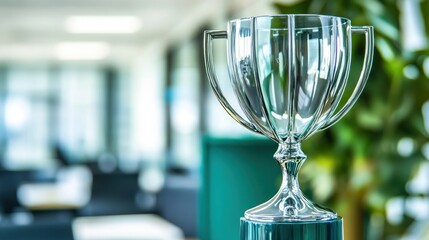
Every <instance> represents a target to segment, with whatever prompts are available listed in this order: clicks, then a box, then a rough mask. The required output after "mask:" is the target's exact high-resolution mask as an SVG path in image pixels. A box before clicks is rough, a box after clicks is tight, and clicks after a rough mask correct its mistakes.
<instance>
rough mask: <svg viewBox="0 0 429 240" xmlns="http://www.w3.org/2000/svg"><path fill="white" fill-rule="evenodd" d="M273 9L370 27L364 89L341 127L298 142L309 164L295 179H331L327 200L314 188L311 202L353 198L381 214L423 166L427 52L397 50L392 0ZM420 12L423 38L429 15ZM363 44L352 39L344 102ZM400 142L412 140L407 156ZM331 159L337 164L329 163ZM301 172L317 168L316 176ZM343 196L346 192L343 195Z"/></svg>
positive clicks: (314, 1) (326, 0)
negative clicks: (369, 68) (372, 38)
mask: <svg viewBox="0 0 429 240" xmlns="http://www.w3.org/2000/svg"><path fill="white" fill-rule="evenodd" d="M275 7H276V8H277V9H278V11H279V12H280V13H289V14H297V13H314V14H325V15H336V16H342V17H346V18H349V19H351V20H352V25H354V26H364V25H372V26H374V29H375V53H374V63H373V67H372V72H371V75H370V78H369V80H368V83H367V85H366V87H365V90H364V92H363V94H362V95H361V97H360V98H359V100H358V101H357V103H356V105H355V106H354V107H353V109H352V110H351V111H350V112H349V113H348V114H347V115H346V116H345V117H344V118H343V119H342V120H341V121H340V122H338V123H337V124H336V125H334V126H333V127H331V128H330V129H327V130H325V131H323V132H321V133H319V134H316V135H314V136H313V137H311V138H310V139H309V140H308V141H306V142H304V143H303V147H304V151H305V152H306V153H307V155H308V156H309V160H308V161H307V163H306V164H304V169H303V172H302V176H301V179H302V180H304V181H307V183H310V185H312V186H314V188H320V187H321V186H320V185H318V184H317V183H318V182H320V181H324V182H326V181H329V182H333V184H334V187H329V188H327V190H329V191H328V192H329V194H328V195H327V194H326V192H324V194H317V192H318V191H320V189H319V190H316V191H315V193H314V195H315V197H319V198H320V199H321V200H325V201H327V202H331V204H341V201H347V200H348V199H345V198H351V197H354V198H357V199H359V200H360V201H361V202H362V205H363V206H365V207H366V208H367V210H368V211H372V212H378V213H383V212H384V204H385V202H386V201H387V200H388V199H389V198H391V197H394V196H404V195H406V194H407V193H406V191H405V184H406V182H407V181H408V180H409V179H410V178H411V176H412V174H413V173H414V172H415V170H416V168H417V166H418V164H419V163H420V162H422V161H426V160H425V158H424V156H423V155H422V152H421V149H422V146H423V144H425V143H427V142H429V138H428V133H427V131H426V130H425V127H424V119H423V115H422V105H423V104H424V103H425V102H427V101H429V94H428V92H429V80H428V76H427V75H425V73H424V69H423V61H424V59H429V58H428V56H429V49H428V48H426V49H421V50H419V51H414V52H412V51H408V50H406V49H404V48H403V43H402V42H401V40H402V39H401V37H402V36H401V30H402V29H401V23H400V16H401V13H400V11H399V9H398V1H396V0H379V1H377V0H303V1H299V2H295V3H289V1H288V2H287V3H286V2H279V3H276V4H275ZM421 9H422V11H423V12H426V13H427V10H429V1H428V0H426V1H422V2H421ZM422 15H423V16H424V20H425V27H426V30H425V31H426V36H428V32H429V16H428V14H422ZM363 44H364V42H363V39H362V38H361V37H356V38H353V59H352V67H351V71H350V80H349V81H350V82H349V87H348V88H349V89H348V90H346V93H345V95H344V96H345V97H347V96H350V93H351V91H352V90H353V87H354V86H353V81H355V79H357V77H358V76H359V73H360V71H361V66H362V60H363V49H364V45H363ZM426 61H428V60H426ZM404 68H406V70H410V71H413V73H417V76H416V78H415V79H409V78H407V76H406V75H405V74H404ZM426 71H427V70H426ZM426 74H427V73H426ZM404 138H409V139H411V141H412V142H413V143H414V148H413V150H412V152H411V153H410V154H407V155H405V156H404V155H400V154H399V153H398V150H397V149H398V148H397V146H398V143H399V142H400V140H401V139H404ZM329 161H331V162H334V163H335V164H328V163H327V162H329ZM306 165H308V166H306ZM315 165H317V166H315ZM306 167H308V168H310V167H311V168H312V169H317V171H318V172H320V173H321V174H320V175H321V178H319V177H317V175H319V174H318V173H317V174H314V171H309V170H305V168H306ZM326 173H329V174H332V175H333V176H334V177H333V178H334V181H332V180H326V179H328V178H327V177H326ZM307 183H304V184H303V185H306V184H307ZM342 192H347V193H350V192H351V193H352V194H349V195H347V196H344V194H342Z"/></svg>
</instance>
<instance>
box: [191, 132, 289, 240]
mask: <svg viewBox="0 0 429 240" xmlns="http://www.w3.org/2000/svg"><path fill="white" fill-rule="evenodd" d="M202 147H203V157H202V170H201V174H202V186H201V192H200V200H199V204H200V206H199V238H200V239H201V240H238V239H240V217H243V215H244V211H245V210H247V209H249V208H251V207H254V206H256V205H259V204H261V203H263V202H265V201H267V200H268V199H270V198H271V197H272V196H273V195H274V194H275V193H276V191H277V190H278V187H279V186H280V183H281V172H280V168H279V166H278V164H277V162H276V161H275V160H274V159H273V154H274V152H275V151H276V149H277V144H276V143H274V142H273V141H271V140H268V139H262V138H219V137H210V136H206V137H204V138H203V142H202Z"/></svg>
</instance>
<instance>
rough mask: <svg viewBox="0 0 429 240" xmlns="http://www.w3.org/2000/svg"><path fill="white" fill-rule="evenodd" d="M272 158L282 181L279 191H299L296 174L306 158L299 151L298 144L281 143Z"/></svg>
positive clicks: (299, 145)
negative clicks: (278, 167)
mask: <svg viewBox="0 0 429 240" xmlns="http://www.w3.org/2000/svg"><path fill="white" fill-rule="evenodd" d="M274 158H275V159H276V160H277V162H278V163H279V164H280V167H281V170H282V175H283V181H282V185H281V187H280V188H281V189H284V188H286V189H288V190H289V191H293V192H297V191H299V183H298V172H299V169H301V166H302V164H303V163H304V161H305V160H306V159H307V156H306V155H305V154H304V153H303V152H302V150H301V144H300V143H281V144H279V148H278V149H277V152H276V153H275V154H274Z"/></svg>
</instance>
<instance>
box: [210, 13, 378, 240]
mask: <svg viewBox="0 0 429 240" xmlns="http://www.w3.org/2000/svg"><path fill="white" fill-rule="evenodd" d="M353 33H355V34H363V35H364V38H365V44H366V46H365V56H364V60H363V66H362V71H361V73H360V76H359V79H358V81H357V82H356V85H355V86H354V90H353V92H352V93H351V95H350V97H349V99H347V100H345V101H344V102H345V103H344V104H343V105H340V107H339V102H340V100H341V98H342V95H343V92H344V89H345V87H346V85H347V79H348V75H349V69H350V64H351V46H352V34H353ZM222 38H224V39H226V44H227V45H226V46H227V64H228V65H227V66H228V72H229V77H230V80H231V85H232V88H233V90H234V93H235V96H236V97H237V99H238V103H239V106H240V108H241V110H242V112H243V114H244V115H245V118H244V117H243V116H241V115H240V114H238V113H237V112H236V110H234V108H233V107H232V106H231V105H230V103H229V102H228V100H227V99H226V98H225V96H224V95H223V93H222V90H221V88H220V86H219V83H218V80H217V78H216V74H215V69H214V64H213V40H214V39H222ZM373 45H374V40H373V28H372V27H371V26H362V27H356V26H351V21H350V20H349V19H346V18H342V17H336V16H326V15H307V14H286V15H273V16H258V17H248V18H241V19H235V20H231V21H229V22H228V26H227V30H226V31H218V30H216V31H205V33H204V53H205V55H204V60H205V66H206V70H207V75H208V78H209V81H210V84H211V87H212V88H213V91H214V93H215V95H216V97H217V98H218V100H219V102H220V104H221V105H222V106H223V108H224V109H225V110H226V111H227V112H228V114H229V115H230V116H231V117H232V118H233V119H234V120H236V121H237V122H238V123H240V124H241V125H242V126H244V127H246V128H248V129H250V130H251V131H253V132H256V133H259V134H262V135H265V136H266V137H268V138H270V139H272V140H274V141H276V142H277V143H278V144H279V147H278V149H277V151H276V152H275V154H274V158H275V159H276V160H277V162H278V163H279V165H280V166H281V171H282V184H281V186H280V189H279V191H278V192H277V194H276V195H275V196H274V197H272V198H271V199H270V200H268V201H267V202H265V203H263V204H261V205H259V206H256V207H254V208H251V209H249V210H247V211H246V212H245V213H244V217H242V218H241V222H240V223H241V227H240V228H241V229H240V235H241V239H242V240H245V239H246V240H247V239H255V240H268V239H270V240H274V239H308V240H310V239H311V240H325V239H343V225H342V218H341V217H340V216H338V215H337V214H336V213H335V212H333V211H332V210H330V209H327V208H324V207H321V206H319V205H317V204H315V203H313V202H312V201H310V200H308V199H307V198H306V197H305V196H304V195H303V193H302V192H301V190H300V188H299V185H298V179H297V176H298V171H299V169H300V167H301V165H302V164H303V163H304V161H305V159H306V155H305V154H304V153H303V152H302V150H301V145H300V144H301V142H302V141H303V140H305V139H307V138H308V137H310V136H311V135H312V134H313V133H315V132H317V131H320V130H323V129H326V128H328V127H330V126H332V125H333V124H335V123H336V122H337V121H338V120H340V119H341V118H342V117H343V116H344V115H345V114H346V113H347V112H348V111H349V110H350V109H351V107H352V106H353V105H354V103H355V102H356V100H357V98H358V97H359V95H360V94H361V92H362V90H363V88H364V86H365V83H366V81H367V79H368V76H369V72H370V69H371V64H372V56H373ZM337 107H338V109H337ZM314 174H317V172H315V173H314Z"/></svg>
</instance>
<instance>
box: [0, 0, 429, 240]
mask: <svg viewBox="0 0 429 240" xmlns="http://www.w3.org/2000/svg"><path fill="white" fill-rule="evenodd" d="M300 2H301V3H305V4H307V5H309V6H310V9H308V8H305V9H306V10H308V11H311V10H313V11H315V12H316V13H323V9H322V10H321V9H318V8H317V6H318V5H317V4H315V3H316V2H318V1H316V0H314V1H307V0H304V1H293V0H287V1H272V0H230V1H229V0H158V1H150V0H85V1H84V0H60V1H58V0H0V238H1V239H166V240H167V239H169V240H174V239H177V240H179V239H201V240H209V239H213V240H220V237H219V236H222V235H219V234H216V233H214V232H218V233H219V232H220V233H222V234H223V237H221V239H236V238H231V236H238V234H239V233H238V231H239V229H238V226H239V217H240V216H236V215H228V212H229V211H230V209H229V207H231V209H233V210H234V209H235V210H237V209H236V208H235V207H234V206H233V205H228V203H229V202H230V199H233V198H236V197H237V196H235V195H233V194H232V193H234V192H239V189H240V185H243V186H245V185H246V186H247V185H248V183H246V182H245V181H241V180H240V176H241V175H240V171H239V170H237V171H238V172H237V175H235V179H234V178H232V180H229V181H230V182H223V181H219V183H220V184H223V185H221V186H219V185H216V186H217V187H219V189H221V190H220V191H219V192H220V194H223V193H222V189H223V188H225V189H228V188H233V190H225V195H221V196H219V195H217V196H216V197H218V198H213V199H212V197H213V196H209V195H205V194H204V191H209V190H208V189H207V188H208V186H205V185H204V184H207V181H205V180H204V178H205V177H207V176H206V175H205V174H207V173H204V171H202V169H205V168H204V166H207V164H208V163H207V162H205V161H211V160H213V161H222V160H225V159H227V157H225V156H226V155H222V154H224V153H225V151H228V149H229V148H231V146H232V147H233V148H235V149H238V150H237V151H236V152H237V153H236V155H233V156H230V158H231V159H228V161H234V166H236V167H237V169H240V168H241V167H240V166H241V165H236V164H247V163H250V162H252V161H256V162H258V161H264V164H267V165H272V166H273V168H275V169H277V166H276V163H275V161H274V160H273V159H272V154H273V153H274V151H275V149H276V144H275V143H273V142H271V141H270V140H268V138H266V137H263V136H259V135H257V134H254V133H251V132H249V131H248V130H246V129H245V128H243V127H242V126H240V125H239V124H238V123H236V122H235V121H234V120H233V119H232V118H230V117H229V116H228V114H227V113H226V111H225V110H224V109H223V108H222V107H221V105H220V104H219V102H218V101H217V99H216V97H215V96H214V95H213V93H212V91H211V89H210V86H209V83H208V80H207V77H206V70H205V66H204V58H203V54H204V50H203V32H204V31H205V30H209V29H218V30H223V29H226V22H227V21H228V20H230V19H234V18H241V17H248V16H257V15H269V14H279V13H297V12H293V11H294V9H295V8H293V7H292V6H295V5H296V4H300ZM327 2H328V1H320V6H322V5H324V4H325V6H326V5H327ZM345 2H346V1H340V0H337V1H333V3H332V4H341V6H342V7H344V6H345V5H347V4H345ZM361 2H362V3H361V5H359V4H357V5H359V6H367V7H362V9H364V10H363V11H367V12H370V13H369V14H368V16H372V15H371V14H379V18H371V17H369V19H371V20H373V21H372V22H375V23H376V24H377V25H376V26H375V28H376V29H377V28H378V29H382V30H384V31H382V30H379V31H376V34H378V35H376V48H377V51H379V52H380V53H381V54H379V55H378V56H379V58H380V59H382V60H380V59H378V60H379V61H378V62H376V63H380V62H381V63H386V62H388V63H391V64H395V63H397V62H395V61H394V59H396V58H395V57H396V56H397V55H395V54H397V51H398V50H397V49H401V51H399V52H400V56H401V57H403V58H404V59H405V60H404V62H405V63H406V64H405V65H401V64H399V65H392V67H391V69H390V70H386V71H392V72H393V71H394V69H397V68H400V71H399V73H397V72H398V71H397V72H396V73H395V74H396V75H394V74H392V75H394V76H397V80H398V81H404V82H405V81H409V82H410V83H411V84H416V83H417V82H419V81H420V82H422V81H427V80H429V40H428V39H429V38H428V36H429V31H428V28H429V26H428V25H429V21H428V15H429V14H428V13H429V4H428V1H427V0H422V1H418V0H398V1H388V0H380V1H377V0H365V1H361ZM365 4H367V5H365ZM280 5H281V6H282V7H279V6H280ZM301 5H302V4H301ZM352 5H353V4H352ZM288 6H291V8H290V10H288V8H287V7H288ZM353 6H354V5H353ZM368 6H369V7H368ZM387 6H389V7H392V6H394V8H395V11H397V12H398V14H399V15H397V16H395V17H396V19H394V20H392V19H390V18H389V17H390V16H389V14H387V17H386V18H385V19H384V18H383V17H384V16H385V15H383V14H384V12H383V11H389V8H388V7H387ZM300 9H304V8H300ZM328 10H329V9H328ZM328 10H327V11H328ZM331 10H332V9H331ZM282 11H283V12H282ZM317 11H320V12H317ZM361 11H362V10H361ZM339 12H341V11H339ZM328 13H330V12H329V11H328ZM377 16H378V15H377ZM380 16H381V17H380ZM344 17H348V16H344ZM353 17H354V18H355V19H356V23H357V24H360V23H361V22H362V21H360V20H361V18H359V16H355V15H353ZM390 22H394V23H396V25H394V26H392V25H391V24H390ZM353 23H354V22H352V24H353ZM395 26H396V27H398V29H395V28H394V27H395ZM389 34H390V35H389ZM395 34H396V35H395ZM392 35H393V37H392ZM377 36H381V37H380V38H377ZM394 36H396V37H397V38H398V39H399V40H398V43H400V45H394V47H395V49H394V50H392V49H391V48H389V46H391V45H389V44H388V42H389V40H390V38H389V37H392V38H394ZM383 41H384V42H383ZM396 48H397V49H396ZM215 49H216V51H215V54H216V56H215V66H216V70H217V74H218V77H219V81H220V84H221V87H222V89H223V91H224V94H225V95H226V96H227V98H228V99H229V100H230V101H231V104H232V105H233V106H234V107H235V108H236V109H239V107H238V105H239V104H238V102H237V100H236V99H235V96H234V93H233V89H232V88H231V87H230V85H229V77H228V69H227V65H226V51H225V41H223V40H217V41H216V43H215ZM417 55H418V57H415V56H417ZM380 56H381V57H380ZM404 56H405V57H404ZM401 59H402V58H401ZM408 59H413V61H408ZM407 61H408V62H407ZM380 68H382V66H381V65H375V66H373V72H374V71H375V72H377V70H378V69H380ZM374 75H376V74H374ZM377 80H378V79H377V78H376V77H374V79H373V78H372V77H371V76H370V79H369V82H371V81H375V82H376V81H377ZM392 82H394V81H393V80H392ZM392 84H393V83H392ZM368 85H369V86H368V87H369V89H371V84H368ZM417 88H418V87H417ZM372 89H374V88H372ZM365 91H366V90H365ZM372 91H374V90H372ZM369 92H371V90H369ZM364 95H365V93H364ZM416 96H417V95H416ZM417 98H418V99H419V100H421V99H423V100H422V101H423V102H424V103H425V104H423V105H422V106H419V107H418V108H417V111H414V109H413V113H410V112H407V111H406V108H407V107H409V106H410V105H406V106H404V107H403V108H405V110H404V111H403V112H405V113H404V114H405V115H406V114H409V115H410V116H411V115H413V114H416V115H419V116H420V115H421V116H422V117H421V118H422V119H423V122H422V129H427V130H428V129H429V127H427V128H425V126H429V124H428V123H429V120H427V121H425V119H424V118H425V117H428V116H429V115H428V114H427V113H428V111H429V108H428V106H429V105H428V104H427V103H426V102H427V101H428V100H429V98H428V97H427V94H426V95H424V94H423V95H422V94H420V95H418V97H415V96H414V95H410V96H408V97H407V98H406V99H412V100H410V102H413V99H417ZM368 99H369V100H368ZM368 101H369V102H370V101H371V99H370V98H369V97H368V96H366V98H365V100H364V101H363V102H364V104H365V103H367V102H368ZM407 103H408V102H407ZM357 104H359V101H358V103H357ZM409 104H411V103H409ZM352 111H353V110H352ZM239 113H240V114H243V113H242V112H240V111H239ZM355 114H356V115H358V113H355ZM370 114H371V112H369V115H368V114H366V115H364V113H363V115H364V117H366V119H369V120H368V122H370V123H373V122H374V121H376V120H374V121H372V119H373V118H371V115H370ZM406 116H408V115H406ZM413 116H414V115H413ZM346 118H347V117H346ZM352 118H353V117H352ZM404 118H407V117H404ZM350 121H351V120H350ZM350 121H348V120H347V119H346V120H345V123H344V124H343V125H347V123H348V122H350ZM371 121H372V122H371ZM425 124H427V125H425ZM343 125H342V127H343V128H344V129H346V130H347V129H350V128H353V127H354V126H353V125H351V126H350V127H349V128H347V127H344V126H343ZM423 125H424V126H423ZM371 126H372V125H371ZM377 126H378V125H377ZM335 127H336V126H333V128H335ZM404 128H406V127H404ZM346 130H344V131H346ZM374 132H376V131H374ZM398 132H401V133H402V131H398ZM411 132H412V131H411ZM347 133H349V132H347ZM322 134H323V133H322V132H321V133H317V135H316V136H315V139H316V141H317V139H320V138H319V136H320V135H322ZM412 134H413V132H412V133H411V134H410V133H409V132H406V133H404V134H402V135H401V136H400V137H399V138H398V139H399V140H398V141H397V142H396V143H397V145H395V151H396V152H397V153H398V154H399V155H398V156H400V157H401V159H408V158H412V159H413V161H412V162H410V163H409V166H410V168H407V170H405V169H402V171H401V169H394V170H392V172H395V171H400V172H401V173H403V175H404V176H405V175H406V176H407V177H406V178H407V180H406V181H403V182H400V183H398V184H396V185H394V186H392V184H395V183H393V182H392V183H391V185H389V186H390V188H394V189H399V190H398V191H393V192H394V193H391V194H390V195H389V194H386V195H380V194H378V195H377V192H375V191H374V192H375V193H374V194H366V193H367V192H370V190H369V189H370V188H369V187H368V189H367V188H362V189H360V188H359V187H360V186H364V185H365V184H368V186H373V185H369V183H368V182H369V181H371V179H372V178H371V176H372V175H377V174H378V173H380V172H382V173H383V170H379V169H377V167H379V166H376V164H371V163H370V164H368V162H365V161H361V162H359V161H356V162H350V165H353V166H354V167H355V168H352V169H351V170H350V175H351V176H350V179H352V180H350V182H351V188H350V189H352V190H350V191H352V192H353V187H355V186H357V188H358V190H356V191H355V192H354V193H356V195H354V196H359V197H357V198H354V199H353V200H350V199H347V197H344V196H342V197H343V198H341V200H344V201H342V202H341V201H336V200H337V199H336V198H335V197H336V195H335V194H333V193H334V192H341V190H342V189H343V188H342V187H344V185H341V184H336V182H340V181H343V180H344V176H343V175H341V174H340V175H341V178H336V173H335V172H334V171H330V170H329V167H328V168H326V166H333V165H335V164H339V163H337V161H335V160H332V159H327V158H323V157H324V156H323V155H317V157H315V158H316V160H312V158H311V155H312V154H315V152H317V151H318V149H316V150H314V151H312V150H311V147H312V146H311V145H312V144H313V143H314V142H313V143H311V144H309V145H306V144H305V143H303V147H304V150H308V155H309V158H308V160H307V162H306V163H305V164H304V167H303V169H302V170H303V174H302V175H303V176H301V178H302V185H303V187H304V188H305V190H306V194H308V195H309V196H311V197H312V199H315V200H316V201H319V202H320V201H321V202H320V203H321V204H325V205H328V206H329V207H332V208H334V209H335V210H338V211H339V213H340V214H341V215H343V216H344V217H345V219H347V220H348V221H349V222H352V223H353V224H354V223H355V222H356V221H358V222H361V223H359V224H357V225H358V226H360V228H357V230H353V227H350V226H346V233H345V234H346V235H347V234H349V235H350V236H353V235H356V234H357V233H356V232H354V231H357V232H359V234H358V235H356V236H360V238H356V239H398V240H399V239H425V238H424V237H429V233H428V230H427V229H429V162H428V159H429V153H428V152H429V148H428V145H425V144H426V142H429V138H428V134H429V131H428V133H422V134H420V135H423V137H421V136H420V135H419V136H418V137H415V136H414V135H412ZM373 135H374V134H373ZM373 135H372V138H371V139H372V140H373V141H374V142H377V141H378V139H377V136H375V135H376V134H375V135H374V136H373ZM334 136H336V135H335V134H334ZM341 136H343V135H340V137H341ZM344 136H345V137H344V138H340V139H339V140H338V141H343V142H344V141H346V142H347V139H348V138H347V136H348V135H347V134H345V135H344ZM395 136H396V135H395ZM331 137H332V136H331ZM330 139H331V138H330ZM416 139H418V140H416ZM422 139H423V140H422ZM336 141H337V139H335V138H333V139H331V142H329V144H328V146H332V151H336V150H337V149H338V148H341V147H343V148H344V146H340V147H338V143H336ZM348 141H349V143H350V144H353V141H352V140H350V139H349V140H348ZM419 144H420V145H419ZM246 145H249V146H251V147H250V149H249V148H246V147H245V146H246ZM368 145H371V144H368ZM374 145H375V144H374ZM213 146H214V148H211V147H213ZM313 146H314V145H313ZM420 146H421V149H420ZM223 147H225V148H223ZM213 149H215V150H213ZM258 149H259V150H258ZM209 150H210V151H209ZM212 150H213V151H212ZM325 150H326V149H325ZM216 151H220V153H219V155H216ZM262 152H264V155H263V156H259V155H258V154H259V153H262ZM265 152H266V154H265ZM271 152H272V154H271ZM212 153H213V154H214V155H210V154H212ZM234 153H235V152H234ZM241 154H243V155H241ZM255 154H256V155H255ZM228 156H229V155H228ZM234 156H236V157H235V158H236V159H234ZM255 156H258V158H259V157H261V158H265V156H266V158H267V159H254V160H251V159H252V157H255ZM395 156H396V155H395ZM347 157H349V158H352V157H350V156H347ZM347 157H346V158H347ZM426 157H427V158H426ZM240 158H245V159H240ZM247 158H248V159H247ZM322 158H323V159H322ZM353 159H354V158H353ZM357 159H362V158H357ZM235 160H238V162H237V163H235ZM373 161H377V159H374V160H373ZM404 161H406V160H404ZM312 162H313V163H312ZM320 162H323V164H325V165H323V164H322V165H320V164H319V163H320ZM371 162H372V160H371ZM384 163H385V162H383V164H384ZM348 164H349V163H348V162H346V163H343V165H348ZM386 164H388V165H389V166H390V167H392V166H393V167H395V166H398V165H399V164H397V163H396V162H395V161H393V162H387V163H386ZM231 165H232V164H231ZM305 165H308V167H306V166H305ZM340 165H341V164H340ZM399 166H402V165H399ZM223 167H224V168H228V163H225V165H224V166H223ZM326 169H328V170H326ZM383 169H386V168H383ZM257 170H258V169H256V170H255V169H254V170H253V171H255V174H254V175H255V176H254V178H256V180H255V182H256V184H260V185H261V186H259V187H260V188H261V189H264V188H265V186H267V189H270V191H271V188H273V189H274V190H273V191H275V187H276V184H278V183H276V182H275V181H273V182H272V183H271V182H270V181H271V180H270V181H268V180H264V179H257V177H258V176H257V175H258V174H257ZM207 171H209V170H207ZM223 171H224V169H220V172H218V173H217V174H219V175H216V176H215V177H214V178H213V179H216V178H219V179H222V173H223ZM225 171H226V170H225ZM261 171H262V170H261ZM267 171H271V170H267ZM213 174H216V173H213ZM264 174H265V173H264ZM264 174H261V176H262V175H264ZM276 174H277V173H276ZM278 174H279V176H278V177H280V171H279V172H278ZM316 175H317V176H320V178H316V177H314V176H316ZM228 176H229V175H228ZM401 176H402V175H401ZM274 177H277V176H274ZM225 179H226V177H225ZM316 183H318V184H321V186H316ZM212 184H213V183H212ZM353 184H355V185H353ZM339 186H341V189H339V190H338V191H335V189H334V188H336V187H338V188H340V187H339ZM365 186H366V185H365ZM390 188H389V189H390ZM344 191H345V190H344ZM219 192H218V193H219ZM229 193H231V194H232V195H229ZM347 193H349V192H347ZM371 193H373V192H371ZM237 194H239V193H237ZM250 195H251V193H250ZM240 197H244V200H243V201H245V199H246V197H247V198H251V196H240ZM265 199H267V198H265ZM356 199H358V200H359V201H360V202H359V204H357V205H353V204H351V205H348V204H346V203H347V202H348V203H350V202H353V203H356V202H355V201H354V200H356ZM267 200H268V199H267ZM209 201H211V202H212V203H218V202H219V205H210V206H207V204H205V203H207V202H209ZM202 202H204V203H202ZM247 205H249V204H248V203H244V202H243V206H247ZM356 206H359V208H354V207H356ZM240 207H242V206H240ZM350 209H352V210H353V209H357V210H356V211H360V212H358V213H356V211H355V212H353V211H349V210H350ZM216 211H219V212H218V213H219V214H222V216H223V217H224V218H225V219H230V220H229V221H232V222H235V223H236V225H234V226H233V228H232V229H234V228H235V229H236V231H234V230H231V231H232V232H228V231H229V230H228V231H224V232H222V230H221V229H226V228H227V227H228V226H224V225H222V224H224V223H222V220H220V219H219V218H214V217H213V218H211V216H218V215H216ZM223 211H224V212H223ZM240 211H241V208H240ZM240 211H239V212H240ZM231 212H232V210H231ZM209 213H210V214H209ZM357 216H358V217H357ZM231 219H232V220H231ZM353 224H352V225H353ZM348 239H353V238H348Z"/></svg>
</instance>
